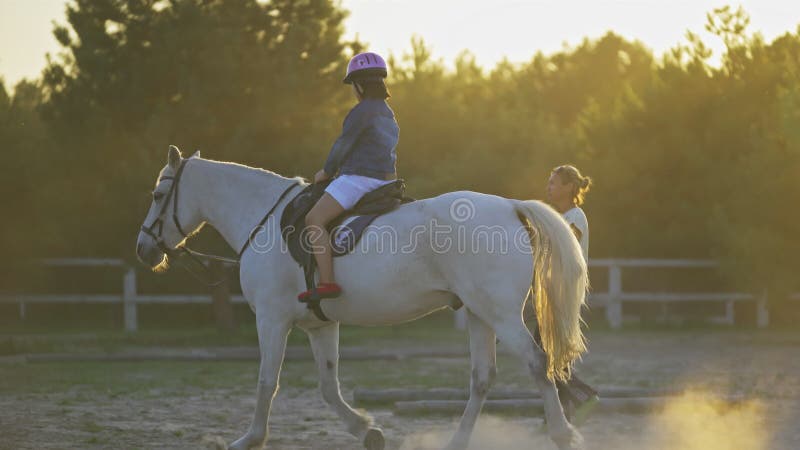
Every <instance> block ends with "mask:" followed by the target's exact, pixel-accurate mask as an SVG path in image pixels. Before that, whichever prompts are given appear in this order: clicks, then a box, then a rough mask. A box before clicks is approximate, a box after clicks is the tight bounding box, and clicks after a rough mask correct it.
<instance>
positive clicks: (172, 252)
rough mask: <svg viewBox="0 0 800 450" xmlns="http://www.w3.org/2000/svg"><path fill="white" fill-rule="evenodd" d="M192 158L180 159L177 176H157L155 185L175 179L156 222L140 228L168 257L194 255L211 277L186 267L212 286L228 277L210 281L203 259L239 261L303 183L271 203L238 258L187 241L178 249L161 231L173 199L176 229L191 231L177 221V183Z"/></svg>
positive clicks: (236, 262) (193, 259) (285, 191)
mask: <svg viewBox="0 0 800 450" xmlns="http://www.w3.org/2000/svg"><path fill="white" fill-rule="evenodd" d="M189 159H191V158H189ZM189 159H184V160H181V164H180V165H179V166H178V170H176V171H175V176H163V177H161V178H159V179H158V181H157V182H156V186H158V185H159V184H161V182H162V181H167V180H170V181H172V184H171V185H170V186H169V190H168V191H167V194H166V195H165V196H164V204H163V205H161V209H160V210H159V211H158V215H157V216H156V219H155V220H154V221H153V223H151V224H150V226H144V225H142V228H141V230H142V232H143V233H145V234H146V235H148V236H150V237H151V238H153V240H154V241H155V242H156V245H157V246H158V248H159V250H161V251H162V252H164V254H165V255H167V257H168V258H170V259H175V260H177V261H180V259H178V258H177V257H178V256H180V255H181V254H185V255H187V256H188V257H189V258H191V260H192V261H194V263H195V264H196V265H198V266H199V267H202V268H203V271H204V272H206V274H207V275H208V277H206V278H203V277H202V276H201V275H198V274H197V273H196V272H195V271H193V270H192V269H191V268H190V267H189V266H188V265H186V264H182V265H183V267H184V268H185V269H186V270H187V271H188V272H189V273H190V274H192V276H194V277H195V278H197V279H198V280H200V281H202V282H204V283H206V284H207V285H208V286H209V287H216V286H219V285H220V284H222V283H223V282H224V281H225V277H224V276H223V277H222V278H220V279H219V280H216V281H211V282H209V281H208V279H210V278H211V276H210V275H211V269H209V267H208V266H206V264H205V262H203V259H213V260H217V261H221V262H224V263H228V264H234V265H237V264H239V259H241V257H242V254H244V252H245V251H246V250H247V248H248V247H249V246H250V242H252V240H253V238H254V237H255V235H256V234H257V232H258V230H259V229H260V228H261V227H262V226H263V225H264V223H266V221H267V219H268V218H269V216H271V215H272V213H273V212H274V211H275V208H277V207H278V205H280V203H281V202H282V201H283V199H284V198H285V197H286V195H287V194H288V193H289V191H291V190H292V189H293V188H294V187H295V186H297V185H298V184H300V183H299V182H298V181H295V182H294V183H292V184H291V185H289V187H287V188H286V189H285V190H284V191H283V193H281V195H280V197H278V200H277V201H276V202H275V204H274V205H272V208H270V209H269V211H267V213H266V214H265V215H264V217H263V218H262V219H261V221H260V222H259V223H258V225H256V226H255V228H253V230H252V231H251V232H250V234H249V235H248V237H247V241H246V242H245V243H244V245H242V248H241V250H240V251H239V254H238V259H233V258H226V257H224V256H217V255H207V254H205V253H200V252H198V251H195V250H192V249H190V248H188V247H187V246H186V245H185V244H183V245H179V246H177V247H175V249H171V248H170V247H169V246H168V245H167V244H166V243H165V242H164V238H163V236H162V233H163V231H164V213H165V212H167V206H169V204H170V200H172V223H174V224H175V228H177V229H178V232H179V233H180V234H181V236H183V238H184V239H186V238H188V237H189V235H188V233H186V232H185V231H183V227H182V226H181V222H180V220H178V186H179V185H180V182H181V175H183V169H184V168H185V167H186V163H187V162H188V161H189ZM156 228H158V231H156ZM207 278H208V279H207Z"/></svg>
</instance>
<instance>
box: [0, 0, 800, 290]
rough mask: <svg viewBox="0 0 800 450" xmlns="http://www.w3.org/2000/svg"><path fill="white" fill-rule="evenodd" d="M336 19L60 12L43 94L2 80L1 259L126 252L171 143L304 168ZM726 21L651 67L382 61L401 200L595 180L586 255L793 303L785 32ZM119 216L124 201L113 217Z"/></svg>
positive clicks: (606, 41)
mask: <svg viewBox="0 0 800 450" xmlns="http://www.w3.org/2000/svg"><path fill="white" fill-rule="evenodd" d="M345 17H346V12H344V11H342V10H341V9H340V8H339V7H338V6H337V3H335V2H333V1H331V0H307V1H302V2H297V1H290V0H273V1H270V2H264V1H256V0H242V1H238V2H223V1H219V0H218V1H205V0H171V1H164V0H162V1H154V0H101V1H89V0H75V1H73V3H71V4H70V6H69V8H68V12H67V20H68V24H66V25H63V26H57V27H56V28H55V30H54V34H55V36H56V38H57V39H58V41H59V42H60V43H61V44H62V45H63V52H62V53H61V54H59V55H57V56H56V57H55V58H51V59H50V62H49V64H48V66H47V68H46V69H45V71H44V73H43V78H42V81H41V84H35V83H28V82H25V83H22V84H20V85H18V86H17V87H16V89H15V91H14V94H13V96H9V95H8V94H7V93H6V90H5V89H4V88H2V87H1V86H0V148H2V151H3V152H4V155H3V157H4V165H3V167H2V170H3V174H2V175H3V176H2V183H4V184H5V187H7V188H8V189H10V190H6V191H5V192H17V194H15V195H14V197H13V199H12V201H10V202H4V204H3V209H4V211H3V213H5V217H6V218H7V219H6V220H4V223H3V227H4V230H3V233H2V237H0V239H3V245H4V248H6V249H8V251H10V252H11V254H12V255H15V256H16V255H26V254H31V253H32V254H34V255H42V256H45V255H46V256H57V255H70V256H73V255H74V256H85V255H102V256H116V257H119V256H121V257H126V258H130V257H132V253H133V252H132V247H133V241H134V236H135V234H136V230H137V229H138V226H139V224H140V222H141V219H142V217H143V216H144V208H145V207H146V206H147V204H148V201H147V199H146V193H147V192H148V190H149V189H150V187H151V184H152V182H153V178H154V176H155V174H156V171H157V170H158V168H160V167H161V166H162V165H163V164H164V154H165V151H166V148H167V145H168V144H171V143H172V144H177V145H179V146H181V147H183V148H184V149H185V150H187V151H193V150H194V149H196V148H200V149H202V150H203V151H204V155H205V156H208V157H211V158H214V159H223V160H234V161H239V162H242V163H245V164H251V165H257V166H262V167H266V168H269V169H272V170H275V171H277V172H280V173H284V174H305V175H310V174H311V173H313V171H314V170H315V169H317V168H318V167H319V166H320V165H321V163H322V161H323V158H324V156H325V154H326V152H327V150H328V148H329V146H330V144H331V142H332V140H333V139H334V138H335V137H336V135H337V132H338V130H339V127H340V124H341V119H342V117H343V115H344V113H345V112H346V111H347V109H349V107H350V106H351V104H352V101H353V100H352V97H351V94H350V93H349V91H348V90H347V89H346V88H345V87H343V86H342V84H341V80H340V79H341V76H342V72H343V67H344V64H345V63H346V61H347V54H348V53H350V52H352V51H359V50H361V49H362V48H364V44H362V43H359V42H344V41H343V39H342V33H343V28H342V21H343V19H344V18H345ZM748 23H749V18H748V17H747V15H746V14H745V13H744V12H743V11H742V10H741V9H738V10H733V9H731V8H721V9H718V10H715V11H713V12H712V13H710V14H709V16H708V24H707V27H706V28H707V30H708V31H710V32H712V33H713V34H715V35H716V36H718V37H719V39H721V40H722V41H723V43H724V44H725V46H726V52H725V54H724V55H723V56H722V63H721V65H720V67H719V68H716V67H713V66H711V65H710V64H709V60H710V57H711V51H710V50H709V47H708V46H707V45H706V44H704V43H703V42H702V41H701V39H700V38H699V37H698V35H697V34H694V33H691V32H688V33H687V37H686V42H685V43H681V44H679V45H677V46H676V47H675V48H674V49H673V50H672V51H670V52H669V53H668V54H666V55H665V56H664V57H663V58H660V59H656V58H654V56H653V55H652V53H651V51H650V50H648V49H647V48H646V47H644V46H643V45H642V44H641V43H639V42H636V41H634V42H631V41H627V40H625V39H623V38H622V37H620V36H618V35H616V34H613V33H608V34H606V35H605V36H602V37H600V38H599V39H595V40H589V39H585V40H584V41H583V42H581V43H580V44H579V45H577V46H575V47H572V48H564V49H563V50H562V51H560V52H557V53H554V54H551V55H544V54H541V53H537V54H536V55H534V56H533V57H532V59H531V60H530V61H528V62H527V63H524V64H518V65H515V64H511V63H509V62H507V61H504V62H501V63H499V64H498V65H496V66H495V67H494V68H491V69H490V70H485V69H484V68H482V67H480V66H479V65H478V64H477V63H476V62H475V58H474V56H473V55H471V54H470V53H469V52H464V53H462V54H461V55H460V56H459V57H458V58H457V60H456V61H455V62H454V63H455V64H454V68H453V69H448V68H447V66H446V65H445V64H444V62H443V61H441V60H438V59H436V58H435V57H434V55H433V54H432V52H431V50H430V48H429V47H428V46H426V44H425V42H424V41H423V40H422V38H420V37H415V38H414V39H413V40H412V42H411V50H410V52H409V53H407V54H405V55H401V56H399V57H397V56H395V57H391V58H389V62H390V66H391V68H390V73H391V75H390V77H391V78H390V80H389V83H390V90H391V92H392V95H393V96H392V98H391V99H390V103H391V104H392V107H393V108H394V109H395V111H396V112H397V116H398V120H399V122H400V126H401V130H402V131H401V140H400V148H399V150H398V154H399V160H398V165H399V170H400V174H401V176H403V177H404V178H406V179H407V180H408V181H409V186H410V189H411V194H412V195H415V196H417V197H423V196H429V195H436V194H438V193H441V192H445V191H450V190H455V189H473V190H479V191H483V192H488V193H494V194H498V195H505V196H509V197H516V198H540V197H542V196H543V193H544V187H545V182H546V179H547V175H548V173H549V170H550V169H551V168H552V167H553V166H555V165H557V164H562V163H567V162H570V163H574V164H576V165H577V166H578V167H579V168H580V169H581V170H582V171H584V172H585V173H587V174H588V175H590V176H592V177H593V178H594V179H595V187H594V188H593V191H592V192H591V193H590V194H589V196H588V200H587V204H586V205H585V209H586V211H587V214H588V216H589V217H590V221H591V225H592V254H593V255H594V256H597V257H603V256H613V257H703V258H705V257H710V258H720V259H722V260H723V261H725V265H724V272H725V274H727V277H728V279H729V280H730V281H731V284H732V285H736V286H737V287H741V288H745V289H750V290H752V291H754V292H760V291H761V290H762V289H764V288H770V289H772V290H773V291H775V290H777V291H779V292H785V291H788V290H796V289H800V286H797V277H796V275H795V274H794V273H793V271H794V267H795V266H796V264H794V263H793V259H794V258H793V257H794V256H795V255H797V254H800V239H798V238H797V234H796V229H797V225H796V224H797V223H799V222H800V212H798V210H797V208H794V207H793V206H794V204H795V203H797V201H798V199H800V184H798V183H797V181H796V180H797V174H798V173H800V131H798V130H800V30H798V31H796V32H795V33H787V34H785V35H783V36H781V37H779V38H777V39H776V40H774V41H773V42H771V43H766V42H764V40H763V39H762V38H761V37H760V36H759V35H757V34H755V35H753V34H749V33H748V31H747V25H748ZM121 205H125V206H124V207H122V206H121Z"/></svg>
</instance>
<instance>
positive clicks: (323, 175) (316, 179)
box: [314, 169, 330, 183]
mask: <svg viewBox="0 0 800 450" xmlns="http://www.w3.org/2000/svg"><path fill="white" fill-rule="evenodd" d="M328 178H330V176H329V175H328V174H327V173H325V170H324V169H320V170H319V171H318V172H317V173H316V174H315V175H314V183H319V182H320V181H325V180H327V179H328Z"/></svg>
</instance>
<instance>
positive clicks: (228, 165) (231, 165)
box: [190, 156, 308, 184]
mask: <svg viewBox="0 0 800 450" xmlns="http://www.w3.org/2000/svg"><path fill="white" fill-rule="evenodd" d="M190 159H196V160H198V161H203V162H209V163H212V164H214V165H216V166H222V167H223V168H225V169H235V170H239V171H242V170H243V171H245V172H246V173H248V174H251V175H254V176H261V177H263V176H268V177H269V178H278V179H283V180H295V181H298V182H300V183H303V184H308V180H307V179H306V178H304V177H302V176H299V175H296V176H294V177H286V176H283V175H281V174H279V173H277V172H273V171H271V170H268V169H263V168H260V167H252V166H248V165H246V164H241V163H237V162H233V161H217V160H214V159H207V158H203V157H201V156H192V157H191V158H190Z"/></svg>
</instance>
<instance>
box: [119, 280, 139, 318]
mask: <svg viewBox="0 0 800 450" xmlns="http://www.w3.org/2000/svg"><path fill="white" fill-rule="evenodd" d="M122 304H123V318H124V321H125V331H136V330H137V328H138V326H137V321H136V269H134V268H133V267H128V268H127V270H126V271H125V275H124V276H123V277H122Z"/></svg>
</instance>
